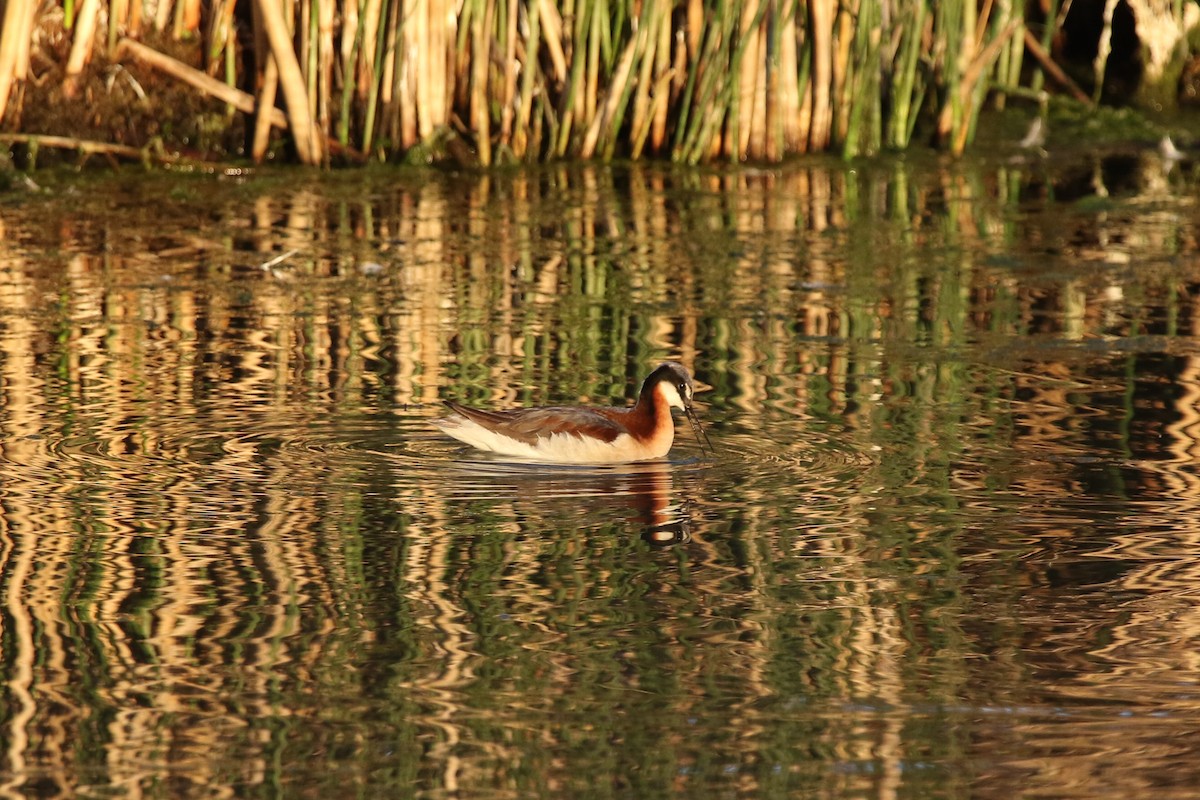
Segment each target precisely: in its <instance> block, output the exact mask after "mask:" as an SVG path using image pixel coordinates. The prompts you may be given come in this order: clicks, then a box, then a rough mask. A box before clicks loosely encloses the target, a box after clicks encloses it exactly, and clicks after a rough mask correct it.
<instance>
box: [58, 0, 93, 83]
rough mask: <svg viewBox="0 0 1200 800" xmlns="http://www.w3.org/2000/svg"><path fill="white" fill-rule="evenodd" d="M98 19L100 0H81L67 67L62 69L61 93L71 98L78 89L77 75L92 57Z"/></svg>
mask: <svg viewBox="0 0 1200 800" xmlns="http://www.w3.org/2000/svg"><path fill="white" fill-rule="evenodd" d="M99 21H100V0H83V4H82V5H81V6H80V7H79V17H78V19H76V21H75V33H74V38H73V39H72V41H71V54H70V56H69V57H68V58H67V67H66V69H65V70H64V75H65V77H64V79H63V95H64V96H65V97H68V98H72V97H74V96H75V93H76V92H77V91H78V81H79V75H80V73H82V72H83V68H84V66H85V65H86V64H87V62H88V60H89V59H90V58H91V57H92V43H93V42H94V41H95V38H96V25H97V23H99Z"/></svg>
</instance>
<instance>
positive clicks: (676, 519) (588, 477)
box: [456, 460, 692, 548]
mask: <svg viewBox="0 0 1200 800" xmlns="http://www.w3.org/2000/svg"><path fill="white" fill-rule="evenodd" d="M459 466H460V468H462V469H463V470H464V471H466V472H468V475H466V476H462V477H460V478H458V479H457V481H456V482H457V485H458V487H459V489H460V490H461V491H462V492H464V493H465V494H466V495H469V496H470V497H471V498H474V499H481V498H482V497H485V496H487V497H491V498H495V499H501V498H507V499H512V500H513V501H514V510H515V511H517V512H518V514H519V515H520V516H521V517H522V518H524V519H526V520H531V519H539V518H542V519H549V518H553V517H556V516H558V515H559V512H560V511H567V512H569V513H570V515H571V516H577V515H578V514H579V513H580V512H581V510H582V513H586V514H587V515H588V516H589V517H590V516H596V515H598V516H600V517H602V518H604V519H605V520H606V521H612V522H615V521H618V520H625V521H626V522H628V523H630V524H631V525H634V526H637V528H638V531H639V535H640V536H641V538H642V539H643V540H644V541H645V542H646V543H647V544H649V545H651V546H652V547H656V548H661V547H670V546H672V545H677V544H683V543H685V542H688V541H690V539H691V517H692V514H691V509H692V502H691V501H690V500H688V499H686V498H684V497H682V496H681V495H680V494H679V493H678V492H677V491H676V487H675V475H676V472H681V474H689V473H688V472H687V471H688V470H689V468H691V465H690V464H687V463H686V462H685V463H683V464H678V463H672V462H668V461H664V460H658V461H643V462H639V463H635V464H621V465H614V466H596V467H593V466H587V467H575V466H546V465H534V464H529V465H528V466H526V465H524V464H520V463H513V462H504V463H500V462H488V461H472V462H468V463H464V464H460V465H459ZM460 496H461V495H460Z"/></svg>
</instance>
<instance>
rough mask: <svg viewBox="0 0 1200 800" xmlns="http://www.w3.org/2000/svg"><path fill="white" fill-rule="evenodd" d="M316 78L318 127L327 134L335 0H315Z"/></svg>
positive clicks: (330, 127) (330, 118)
mask: <svg viewBox="0 0 1200 800" xmlns="http://www.w3.org/2000/svg"><path fill="white" fill-rule="evenodd" d="M317 4H318V17H317V78H318V86H319V92H318V97H319V98H320V99H319V102H318V105H317V118H318V120H319V125H318V127H319V128H320V129H321V131H322V135H324V136H329V135H330V134H331V133H332V131H333V114H332V111H331V109H330V104H331V103H332V101H333V90H334V86H333V62H334V47H333V36H334V25H335V17H336V13H337V0H317Z"/></svg>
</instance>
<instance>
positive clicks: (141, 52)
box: [116, 39, 288, 128]
mask: <svg viewBox="0 0 1200 800" xmlns="http://www.w3.org/2000/svg"><path fill="white" fill-rule="evenodd" d="M126 55H128V56H129V57H131V58H134V59H137V60H138V61H140V62H142V63H143V64H145V65H147V66H150V67H153V68H154V69H157V70H159V71H161V72H165V73H167V74H168V75H170V76H171V77H173V78H177V79H179V80H181V81H183V82H184V83H186V84H188V85H190V86H192V87H194V88H196V89H199V90H200V91H202V92H204V93H205V94H207V95H211V96H212V97H215V98H217V99H218V100H220V101H221V102H224V103H228V104H229V105H231V106H233V107H234V108H236V109H237V110H238V111H241V112H244V113H246V114H253V113H254V111H255V102H254V98H253V97H252V96H251V95H249V94H247V93H245V92H243V91H241V90H240V89H236V88H234V87H232V86H229V85H228V84H225V83H222V82H221V81H219V80H217V79H216V78H213V77H210V76H208V75H206V74H205V73H203V72H201V71H200V70H198V69H195V68H194V67H189V66H188V65H187V64H184V63H183V62H181V61H177V60H176V59H174V58H171V57H170V56H168V55H165V54H163V53H160V52H158V51H157V50H155V49H153V48H151V47H147V46H146V45H144V44H142V43H141V42H135V41H134V40H132V39H122V40H121V41H120V42H119V43H118V44H117V52H116V58H117V59H118V60H121V59H122V58H123V57H124V56H126ZM267 117H268V119H269V120H270V122H271V124H272V125H274V126H276V127H279V128H286V127H287V126H288V120H287V117H286V116H285V115H284V113H283V112H282V111H280V110H279V109H277V108H272V109H270V111H269V113H268V114H267Z"/></svg>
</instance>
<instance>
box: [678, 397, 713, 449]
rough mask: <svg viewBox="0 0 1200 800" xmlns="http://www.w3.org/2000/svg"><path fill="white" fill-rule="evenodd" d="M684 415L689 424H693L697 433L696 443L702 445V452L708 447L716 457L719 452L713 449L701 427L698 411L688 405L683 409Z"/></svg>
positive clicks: (693, 428)
mask: <svg viewBox="0 0 1200 800" xmlns="http://www.w3.org/2000/svg"><path fill="white" fill-rule="evenodd" d="M683 415H684V416H685V417H687V418H688V422H690V423H692V430H693V431H694V432H695V433H696V441H697V442H699V443H700V452H701V453H703V452H704V446H705V445H708V452H709V453H710V454H712V455H716V453H717V451H716V450H714V449H713V446H712V442H711V441H709V439H708V434H707V433H705V431H704V428H702V427H700V419H699V418H698V417H697V416H696V409H694V408H692V407H691V405H686V406H684V408H683Z"/></svg>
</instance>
